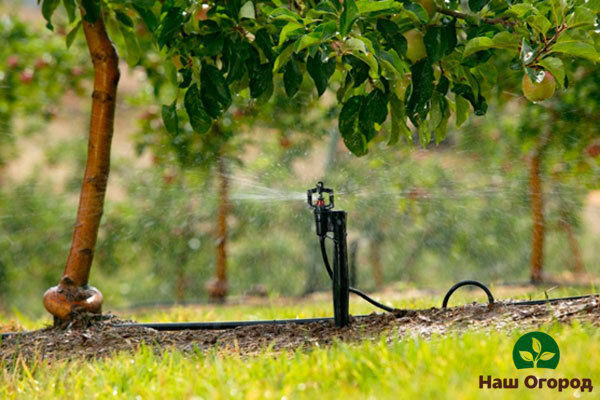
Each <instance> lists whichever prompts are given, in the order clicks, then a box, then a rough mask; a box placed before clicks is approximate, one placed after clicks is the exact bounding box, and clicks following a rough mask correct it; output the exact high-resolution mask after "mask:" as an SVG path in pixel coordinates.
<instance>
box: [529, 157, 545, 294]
mask: <svg viewBox="0 0 600 400" xmlns="http://www.w3.org/2000/svg"><path fill="white" fill-rule="evenodd" d="M540 156H541V154H540V151H539V148H538V149H537V150H535V151H534V152H532V154H531V155H530V157H529V192H530V197H531V216H532V222H533V230H532V239H531V276H530V278H531V282H533V283H539V282H541V281H542V270H543V266H544V231H545V227H544V197H543V193H542V176H541V170H540Z"/></svg>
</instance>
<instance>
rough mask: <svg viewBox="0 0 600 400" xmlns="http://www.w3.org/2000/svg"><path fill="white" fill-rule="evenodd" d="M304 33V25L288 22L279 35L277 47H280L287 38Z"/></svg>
mask: <svg viewBox="0 0 600 400" xmlns="http://www.w3.org/2000/svg"><path fill="white" fill-rule="evenodd" d="M303 33H304V25H302V24H301V23H299V22H297V21H290V22H288V23H287V24H286V25H285V26H284V27H283V28H281V32H280V33H279V45H280V46H281V45H282V44H284V43H285V42H286V40H288V38H289V37H292V36H296V35H301V34H303Z"/></svg>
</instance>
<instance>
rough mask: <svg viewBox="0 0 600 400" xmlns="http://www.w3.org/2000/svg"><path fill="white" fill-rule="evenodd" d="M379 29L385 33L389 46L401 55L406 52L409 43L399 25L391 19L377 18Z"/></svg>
mask: <svg viewBox="0 0 600 400" xmlns="http://www.w3.org/2000/svg"><path fill="white" fill-rule="evenodd" d="M377 31H378V32H379V33H381V34H382V35H383V38H384V39H385V41H386V42H387V46H388V47H387V48H392V49H394V50H395V51H396V53H398V55H399V56H403V55H404V54H406V49H407V47H408V43H407V42H406V38H405V37H404V35H403V34H402V32H401V31H400V28H399V27H398V25H396V24H395V23H394V22H392V21H390V20H387V19H382V18H379V19H377Z"/></svg>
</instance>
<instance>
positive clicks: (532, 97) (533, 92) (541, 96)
mask: <svg viewBox="0 0 600 400" xmlns="http://www.w3.org/2000/svg"><path fill="white" fill-rule="evenodd" d="M543 74H544V78H543V79H542V80H541V81H540V82H533V81H532V80H531V78H530V77H529V75H528V74H527V73H525V74H524V75H523V81H522V83H521V86H522V89H523V94H524V95H525V97H526V98H527V100H529V101H532V102H534V103H537V102H540V101H544V100H548V99H549V98H550V97H552V96H553V95H554V91H555V90H556V81H555V80H554V77H553V76H552V74H551V73H550V72H548V71H543Z"/></svg>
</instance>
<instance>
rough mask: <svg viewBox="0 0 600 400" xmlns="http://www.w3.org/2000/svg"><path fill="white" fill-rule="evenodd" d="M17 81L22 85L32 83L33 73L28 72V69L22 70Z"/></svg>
mask: <svg viewBox="0 0 600 400" xmlns="http://www.w3.org/2000/svg"><path fill="white" fill-rule="evenodd" d="M19 80H20V81H21V83H24V84H28V83H31V82H32V81H33V71H32V70H30V69H29V68H28V69H24V70H23V71H21V73H20V74H19Z"/></svg>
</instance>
